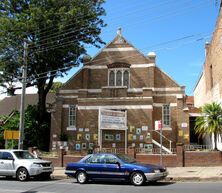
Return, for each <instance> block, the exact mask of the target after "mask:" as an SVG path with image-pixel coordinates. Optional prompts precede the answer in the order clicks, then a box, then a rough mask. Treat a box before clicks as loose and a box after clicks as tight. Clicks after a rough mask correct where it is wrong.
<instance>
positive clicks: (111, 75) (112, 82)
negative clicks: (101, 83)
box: [109, 71, 115, 86]
mask: <svg viewBox="0 0 222 193" xmlns="http://www.w3.org/2000/svg"><path fill="white" fill-rule="evenodd" d="M109 86H115V73H114V72H113V71H110V73H109Z"/></svg>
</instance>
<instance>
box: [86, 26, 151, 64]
mask: <svg viewBox="0 0 222 193" xmlns="http://www.w3.org/2000/svg"><path fill="white" fill-rule="evenodd" d="M134 57H136V58H137V61H138V63H140V64H141V63H149V61H148V59H147V58H146V57H145V56H144V55H143V53H142V52H141V51H140V50H138V49H137V48H135V47H134V46H133V45H132V44H131V43H130V42H129V41H128V40H127V39H126V38H125V37H123V36H122V34H121V30H120V29H119V30H118V31H117V35H116V36H115V38H114V39H113V40H112V41H111V42H109V43H108V44H106V46H105V47H103V48H102V49H101V50H100V51H99V52H98V53H97V54H96V55H95V56H94V57H93V58H92V59H91V60H90V62H89V64H87V65H107V64H111V63H114V62H125V63H134V64H136V63H135V62H132V58H134Z"/></svg>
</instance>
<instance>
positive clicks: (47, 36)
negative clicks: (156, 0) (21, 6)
mask: <svg viewBox="0 0 222 193" xmlns="http://www.w3.org/2000/svg"><path fill="white" fill-rule="evenodd" d="M169 1H172V0H167V1H165V2H164V3H160V4H158V5H157V6H153V7H149V9H146V11H147V10H151V9H153V8H156V7H160V5H162V4H166V3H167V2H169ZM134 12H135V11H134ZM128 15H130V14H128ZM86 16H87V15H85V17H86ZM76 18H77V19H79V18H84V17H76ZM116 18H118V17H114V18H111V21H112V20H116ZM79 22H80V21H79ZM79 22H77V23H79ZM73 25H75V24H68V25H65V26H63V27H71V26H73ZM83 26H85V27H87V26H88V24H86V25H83ZM83 26H82V27H83ZM82 29H83V28H81V29H78V30H74V31H72V32H73V33H74V32H78V31H81V30H82ZM50 31H52V30H48V31H47V33H49V32H50ZM68 31H71V30H70V29H68ZM68 31H65V33H66V32H68ZM59 33H61V32H56V33H54V34H53V35H57V34H59ZM39 34H40V33H39ZM35 35H38V34H35ZM50 36H52V34H50V35H46V36H42V37H41V38H43V39H41V40H40V42H41V41H44V40H47V39H49V37H50ZM58 36H62V34H61V35H57V36H56V37H58ZM45 37H46V38H45ZM50 38H51V37H50Z"/></svg>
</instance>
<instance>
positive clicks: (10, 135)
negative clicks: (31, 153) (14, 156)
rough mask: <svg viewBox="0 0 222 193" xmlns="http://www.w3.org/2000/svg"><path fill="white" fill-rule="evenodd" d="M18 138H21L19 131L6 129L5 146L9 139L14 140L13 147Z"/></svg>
mask: <svg viewBox="0 0 222 193" xmlns="http://www.w3.org/2000/svg"><path fill="white" fill-rule="evenodd" d="M18 139H19V131H15V130H4V140H5V147H6V146H7V143H8V140H12V147H13V144H14V140H18Z"/></svg>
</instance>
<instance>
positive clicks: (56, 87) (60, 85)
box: [49, 82, 63, 93]
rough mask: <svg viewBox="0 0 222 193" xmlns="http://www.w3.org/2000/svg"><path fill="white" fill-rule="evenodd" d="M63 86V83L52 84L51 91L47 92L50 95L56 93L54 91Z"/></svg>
mask: <svg viewBox="0 0 222 193" xmlns="http://www.w3.org/2000/svg"><path fill="white" fill-rule="evenodd" d="M62 85H63V83H61V82H53V84H52V87H51V89H50V90H49V92H51V93H56V91H57V90H58V89H59V88H61V87H62Z"/></svg>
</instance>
